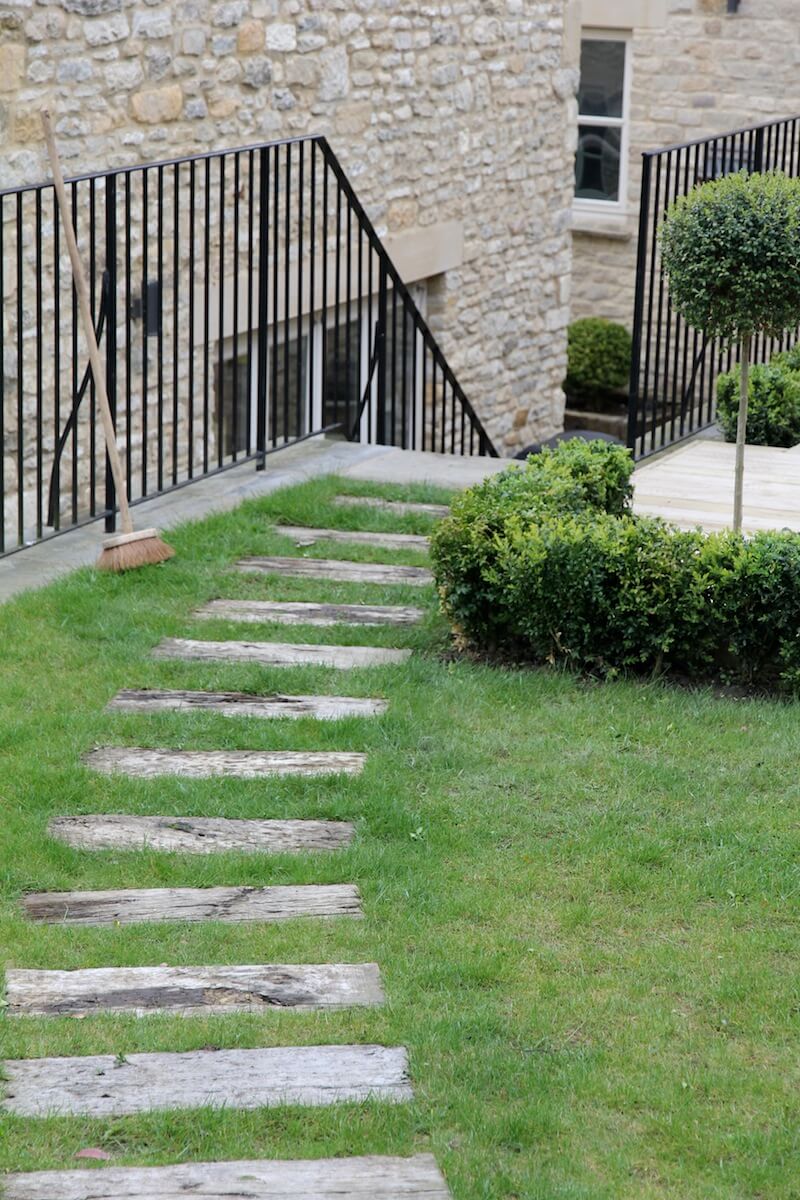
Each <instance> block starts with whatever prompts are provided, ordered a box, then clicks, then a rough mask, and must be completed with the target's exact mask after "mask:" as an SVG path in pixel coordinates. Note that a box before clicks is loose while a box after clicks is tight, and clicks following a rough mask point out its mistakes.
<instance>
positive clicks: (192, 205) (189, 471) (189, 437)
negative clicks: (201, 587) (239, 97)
mask: <svg viewBox="0 0 800 1200" xmlns="http://www.w3.org/2000/svg"><path fill="white" fill-rule="evenodd" d="M196 190H197V176H196V172H195V162H194V159H192V161H191V162H190V164H189V275H188V280H187V282H188V285H189V334H188V340H189V363H188V371H187V379H186V386H187V389H188V393H189V396H188V404H189V415H188V418H187V423H186V478H187V479H193V478H194V356H195V345H194V322H195V299H194V290H195V277H194V265H195V244H194V235H195V224H196V221H197V198H196Z"/></svg>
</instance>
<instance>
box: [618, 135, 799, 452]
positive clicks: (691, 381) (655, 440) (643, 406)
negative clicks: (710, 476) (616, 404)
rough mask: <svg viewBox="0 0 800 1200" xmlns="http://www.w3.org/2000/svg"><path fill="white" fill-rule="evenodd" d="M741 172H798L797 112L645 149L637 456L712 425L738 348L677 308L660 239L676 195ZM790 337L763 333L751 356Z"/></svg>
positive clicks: (634, 389)
mask: <svg viewBox="0 0 800 1200" xmlns="http://www.w3.org/2000/svg"><path fill="white" fill-rule="evenodd" d="M741 170H747V171H750V172H756V171H757V172H764V171H782V172H784V173H785V174H787V175H792V176H797V175H800V117H792V118H789V119H787V120H784V121H773V122H771V123H769V124H765V125H754V126H751V127H749V128H747V129H737V130H735V131H734V132H733V133H726V134H720V135H719V136H717V137H710V138H703V139H701V140H698V141H693V142H686V143H684V144H682V145H675V146H667V147H665V148H664V149H661V150H653V151H649V152H648V153H646V154H644V155H643V161H642V187H641V209H640V216H639V243H638V257H637V266H636V296H635V302H634V318H633V365H632V370H631V384H630V406H629V410H628V445H629V446H630V447H631V449H632V450H633V451H634V454H635V455H636V457H637V458H644V457H646V456H647V455H649V454H653V453H655V452H656V451H658V450H662V449H664V448H665V447H666V446H669V445H671V444H672V443H674V442H678V441H681V440H682V439H683V438H686V437H688V436H689V435H690V434H692V433H695V432H697V431H698V430H699V429H702V428H705V427H707V426H709V425H711V424H713V422H714V419H715V416H716V379H717V376H718V375H719V373H720V372H721V371H725V370H729V369H730V367H731V366H732V364H733V363H734V362H735V361H736V360H737V357H738V350H737V348H736V347H733V348H731V347H729V346H722V345H721V344H720V343H719V342H717V341H715V340H714V339H707V338H704V337H703V335H702V334H700V333H698V332H697V331H696V330H694V329H692V328H690V327H689V326H687V324H686V322H685V321H683V320H682V318H681V317H680V316H678V314H677V313H676V312H675V311H674V310H673V308H672V303H671V301H670V296H669V286H668V284H667V281H666V279H665V277H664V272H663V270H662V266H661V254H660V246H659V238H660V232H661V225H662V223H663V219H664V216H665V213H666V211H667V209H668V208H669V206H670V204H672V203H673V202H674V201H675V200H676V199H677V198H678V197H679V196H684V195H687V194H688V193H689V192H690V191H691V190H692V188H694V187H695V186H696V185H698V184H700V183H704V182H706V181H707V180H710V179H719V178H721V177H722V176H724V175H730V174H733V173H735V172H736V171H741ZM793 341H794V338H790V339H787V340H786V342H784V341H776V340H774V339H770V338H759V339H757V341H756V342H755V343H754V347H753V354H754V360H755V361H757V362H767V361H768V360H769V358H770V356H771V355H772V354H773V353H775V351H776V350H778V349H783V348H785V345H786V344H791V343H792V342H793Z"/></svg>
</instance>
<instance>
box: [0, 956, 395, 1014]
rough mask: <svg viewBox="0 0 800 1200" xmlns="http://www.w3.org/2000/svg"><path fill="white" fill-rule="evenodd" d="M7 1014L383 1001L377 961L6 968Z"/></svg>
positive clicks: (190, 1010) (242, 1008) (181, 1011)
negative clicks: (24, 969)
mask: <svg viewBox="0 0 800 1200" xmlns="http://www.w3.org/2000/svg"><path fill="white" fill-rule="evenodd" d="M6 999H7V1002H8V1003H7V1008H6V1012H7V1013H8V1015H9V1016H12V1017H13V1016H18V1017H19V1016H45V1017H64V1016H67V1017H86V1016H91V1015H92V1013H133V1014H135V1015H136V1016H146V1015H147V1014H148V1013H156V1012H170V1013H176V1014H178V1015H179V1016H202V1015H204V1014H207V1013H226V1012H261V1011H263V1010H264V1009H268V1008H291V1009H296V1010H298V1011H311V1010H313V1009H340V1008H349V1007H353V1006H360V1007H362V1006H371V1005H376V1004H382V1003H383V999H384V997H383V990H382V988H381V981H380V974H379V972H378V967H377V965H376V964H375V963H353V964H350V963H330V964H324V965H319V966H314V965H300V966H285V965H282V964H273V963H265V964H263V965H259V966H232V967H100V968H95V969H92V970H83V971H21V970H20V971H17V970H8V971H6Z"/></svg>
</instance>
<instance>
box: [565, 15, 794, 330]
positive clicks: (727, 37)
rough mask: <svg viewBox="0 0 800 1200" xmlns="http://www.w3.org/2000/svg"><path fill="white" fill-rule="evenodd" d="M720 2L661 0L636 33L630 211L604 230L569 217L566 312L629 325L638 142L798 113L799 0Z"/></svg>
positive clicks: (677, 138)
mask: <svg viewBox="0 0 800 1200" xmlns="http://www.w3.org/2000/svg"><path fill="white" fill-rule="evenodd" d="M585 2H586V0H584V3H585ZM611 7H613V5H612V6H611ZM726 9H727V3H726V0H667V3H666V19H665V21H664V22H663V23H662V24H659V25H654V26H653V27H651V28H647V29H641V28H639V29H635V30H634V31H633V37H632V45H633V51H632V53H633V73H632V80H631V126H630V153H629V163H630V174H629V187H628V208H627V213H626V215H625V217H624V218H623V219H622V220H620V221H618V222H610V223H608V227H607V232H606V234H605V235H604V233H603V230H602V225H601V221H600V219H598V220H597V221H594V222H593V221H590V220H587V219H586V218H585V217H584V216H583V215H581V216H576V227H575V231H574V242H573V269H574V276H573V288H572V317H573V318H577V317H584V316H603V317H609V318H611V319H612V320H616V321H621V322H623V323H624V324H625V325H627V326H628V328H630V325H631V320H632V316H633V294H634V274H635V265H636V233H637V222H638V198H639V186H640V182H641V170H640V162H641V154H642V152H643V151H644V150H652V149H657V148H658V147H659V146H666V145H671V144H673V143H675V142H685V141H689V140H692V139H694V138H702V137H707V136H709V135H711V134H715V133H724V132H726V131H728V130H732V129H736V128H740V127H742V126H744V125H751V124H757V123H759V122H762V121H770V120H774V119H779V118H782V117H787V116H793V115H796V114H798V113H800V69H798V68H799V67H800V37H798V28H800V26H798V20H799V19H800V6H799V5H798V2H797V0H741V4H740V6H739V11H738V13H736V14H728V13H727V12H726Z"/></svg>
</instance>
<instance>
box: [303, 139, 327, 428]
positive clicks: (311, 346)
mask: <svg viewBox="0 0 800 1200" xmlns="http://www.w3.org/2000/svg"><path fill="white" fill-rule="evenodd" d="M309 212H310V217H309V248H308V255H309V264H308V265H309V273H308V389H307V391H308V428H309V432H313V429H314V397H315V391H314V389H315V387H316V376H315V374H314V370H315V367H316V361H315V354H316V344H315V343H316V340H317V338H316V332H317V291H316V284H317V274H316V273H317V262H316V258H317V143H316V140H315V139H312V141H311V183H310V197H309ZM320 403H322V397H320ZM319 423H320V428H323V427H324V425H325V420H324V414H323V413H320V422H319Z"/></svg>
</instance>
